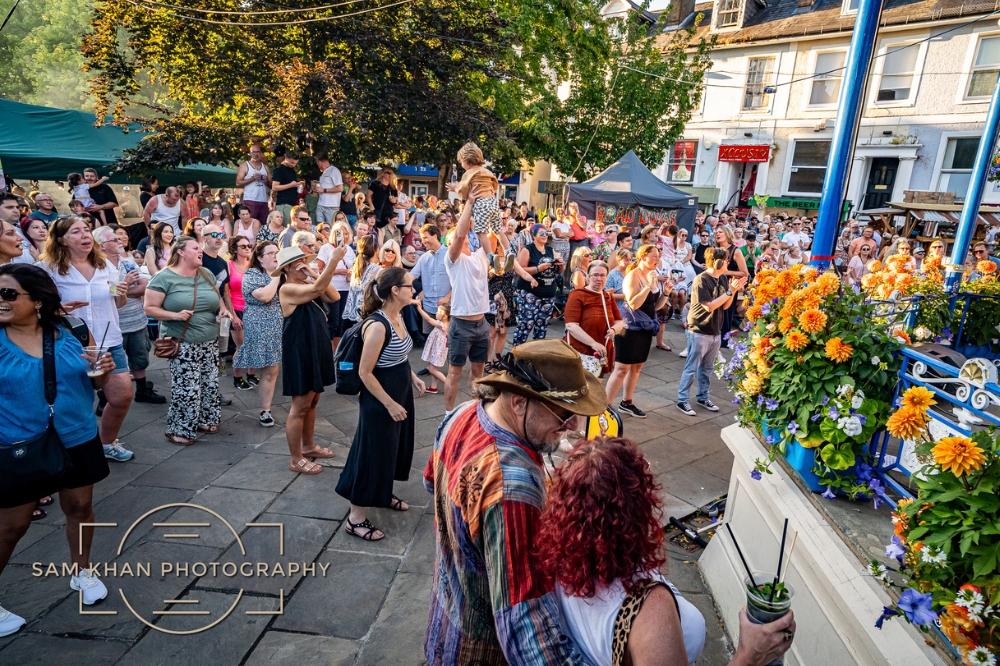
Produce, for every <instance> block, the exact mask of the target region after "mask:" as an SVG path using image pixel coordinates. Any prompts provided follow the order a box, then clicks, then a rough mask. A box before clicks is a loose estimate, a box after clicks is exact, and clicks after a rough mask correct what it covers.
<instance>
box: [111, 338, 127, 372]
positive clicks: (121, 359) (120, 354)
mask: <svg viewBox="0 0 1000 666" xmlns="http://www.w3.org/2000/svg"><path fill="white" fill-rule="evenodd" d="M108 351H109V352H111V358H113V359H114V360H115V369H114V370H112V371H111V374H113V375H120V374H122V373H123V372H128V371H129V367H128V356H126V355H125V347H124V345H115V346H114V347H110V348H109V349H108Z"/></svg>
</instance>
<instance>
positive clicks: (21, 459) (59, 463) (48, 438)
mask: <svg viewBox="0 0 1000 666" xmlns="http://www.w3.org/2000/svg"><path fill="white" fill-rule="evenodd" d="M42 368H43V369H44V373H45V402H46V403H48V405H49V424H48V426H47V427H46V428H45V432H43V433H42V434H41V435H39V436H38V437H35V438H34V439H30V440H26V441H23V442H16V443H14V444H11V445H9V446H0V488H3V489H4V491H5V492H11V493H14V494H16V493H17V492H19V491H22V490H26V489H28V488H30V487H32V486H34V485H36V484H38V483H39V482H41V481H51V480H53V479H57V478H59V477H60V476H62V475H63V474H65V473H66V472H68V471H69V469H70V468H71V467H72V465H73V463H72V461H71V460H70V457H69V454H68V453H67V452H66V447H64V446H63V443H62V440H61V439H60V438H59V434H58V433H57V432H56V427H55V423H54V416H55V403H56V353H55V336H54V335H53V333H52V331H44V332H43V333H42Z"/></svg>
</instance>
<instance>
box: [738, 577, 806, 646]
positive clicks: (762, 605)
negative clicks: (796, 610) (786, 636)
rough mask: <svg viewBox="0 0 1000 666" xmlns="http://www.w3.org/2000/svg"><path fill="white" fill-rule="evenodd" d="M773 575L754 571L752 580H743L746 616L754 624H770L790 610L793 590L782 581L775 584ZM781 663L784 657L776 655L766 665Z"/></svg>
mask: <svg viewBox="0 0 1000 666" xmlns="http://www.w3.org/2000/svg"><path fill="white" fill-rule="evenodd" d="M773 576H774V574H773V573H768V572H765V571H754V572H753V581H751V579H750V578H749V577H747V578H745V579H744V581H743V589H744V591H745V592H746V596H747V617H748V618H749V619H750V621H751V622H753V623H754V624H770V623H771V622H775V621H777V620H780V619H781V618H783V617H784V616H785V615H787V614H788V611H789V610H791V607H792V597H793V596H794V594H795V591H794V590H793V589H792V586H791V585H789V584H788V583H786V582H784V581H781V582H779V583H777V584H775V582H774V579H773ZM754 582H756V585H755V584H754ZM782 664H784V658H783V657H778V658H777V659H775V660H774V661H772V662H770V663H769V664H767V666H781V665H782Z"/></svg>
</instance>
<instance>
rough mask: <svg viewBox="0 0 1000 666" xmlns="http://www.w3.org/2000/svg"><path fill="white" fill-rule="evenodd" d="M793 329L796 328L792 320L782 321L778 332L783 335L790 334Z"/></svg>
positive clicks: (779, 323)
mask: <svg viewBox="0 0 1000 666" xmlns="http://www.w3.org/2000/svg"><path fill="white" fill-rule="evenodd" d="M793 328H795V322H794V321H792V320H791V319H782V320H781V321H780V322H778V331H780V332H781V333H788V331H790V330H792V329H793Z"/></svg>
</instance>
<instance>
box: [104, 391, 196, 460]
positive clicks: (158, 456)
mask: <svg viewBox="0 0 1000 666" xmlns="http://www.w3.org/2000/svg"><path fill="white" fill-rule="evenodd" d="M135 409H136V405H135V404H134V403H133V405H132V407H130V408H129V416H127V417H126V418H125V423H124V425H123V426H122V429H121V431H120V432H119V435H118V437H119V439H121V440H122V441H123V442H125V444H126V447H125V448H127V449H129V450H130V451H132V452H134V453H135V458H134V460H135V461H136V462H138V463H142V464H143V465H157V464H159V463H161V462H163V461H164V460H166V459H168V458H170V457H173V456H175V455H177V454H178V453H179V452H180V451H182V450H183V449H184V447H183V446H177V445H176V444H174V443H173V442H171V441H170V440H168V439H167V438H166V437H164V436H163V433H164V432H165V431H166V429H167V427H166V426H167V423H166V418H165V414H166V412H164V415H163V416H161V417H160V418H159V419H156V420H153V421H152V422H148V423H143V424H141V425H138V424H135V425H138V427H135V425H133V427H134V429H130V428H129V426H130V425H132V424H131V421H132V418H131V417H132V412H133V411H135ZM130 462H131V461H130Z"/></svg>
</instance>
